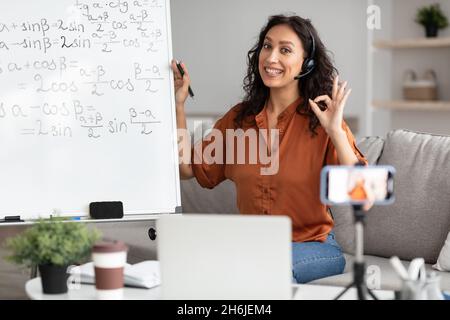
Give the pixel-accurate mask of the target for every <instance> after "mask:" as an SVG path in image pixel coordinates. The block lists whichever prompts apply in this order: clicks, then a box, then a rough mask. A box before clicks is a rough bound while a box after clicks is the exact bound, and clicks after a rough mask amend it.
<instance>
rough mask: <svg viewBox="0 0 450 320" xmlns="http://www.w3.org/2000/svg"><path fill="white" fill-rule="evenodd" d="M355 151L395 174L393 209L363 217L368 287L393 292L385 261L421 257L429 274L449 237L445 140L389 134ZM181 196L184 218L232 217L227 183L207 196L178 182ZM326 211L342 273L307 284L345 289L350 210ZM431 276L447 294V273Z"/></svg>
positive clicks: (449, 145) (449, 156)
mask: <svg viewBox="0 0 450 320" xmlns="http://www.w3.org/2000/svg"><path fill="white" fill-rule="evenodd" d="M358 148H359V149H360V150H361V151H362V152H363V153H364V155H365V156H366V157H367V159H368V160H369V164H379V165H392V166H394V167H395V168H396V175H395V181H394V189H395V191H394V192H395V202H394V204H392V205H389V206H374V207H372V208H371V209H370V210H369V211H368V212H367V213H366V226H365V230H364V254H365V262H366V267H367V277H366V278H367V284H368V286H369V287H371V288H381V289H388V290H399V289H400V288H401V284H402V283H401V280H400V278H399V277H398V276H397V274H396V273H395V271H394V270H393V268H392V267H391V265H390V262H389V258H390V257H392V256H398V257H399V258H400V259H401V260H402V262H403V263H404V265H405V267H408V265H409V261H411V260H412V259H414V258H416V257H422V258H424V259H425V262H426V263H427V269H428V270H429V271H431V266H432V264H434V263H436V261H437V258H438V256H439V253H440V251H441V248H442V247H443V245H444V242H445V239H446V237H447V234H448V233H449V231H450V137H447V136H440V135H432V134H425V133H417V132H412V131H407V130H394V131H391V132H389V133H388V134H387V136H386V137H367V138H364V139H362V140H361V141H360V142H359V143H358ZM181 195H182V203H183V212H185V213H200V212H201V213H225V214H226V213H230V214H232V213H238V210H237V208H236V200H235V190H234V185H233V182H231V181H224V182H222V183H221V184H220V185H219V186H218V187H216V188H215V189H212V190H208V189H203V188H201V187H200V186H199V185H198V183H197V182H196V181H195V179H191V180H188V181H182V182H181ZM331 211H332V214H333V217H334V220H335V228H334V230H335V234H336V239H337V241H338V242H339V243H340V245H341V246H342V248H343V251H344V253H345V257H346V267H345V271H344V274H342V275H338V276H333V277H328V278H324V279H320V280H316V281H314V282H313V283H314V284H318V285H339V286H345V285H347V284H349V283H351V282H352V279H353V278H352V272H351V271H352V267H353V260H354V256H353V253H354V249H355V243H354V235H355V231H354V224H353V213H352V211H351V208H350V207H332V208H331ZM433 271H435V270H433ZM436 272H437V274H439V275H440V276H441V288H442V289H443V290H450V272H439V271H436Z"/></svg>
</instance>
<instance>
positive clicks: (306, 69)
mask: <svg viewBox="0 0 450 320" xmlns="http://www.w3.org/2000/svg"><path fill="white" fill-rule="evenodd" d="M308 32H309V36H310V37H311V52H310V53H309V55H308V58H306V59H305V61H303V65H302V72H301V73H300V74H299V75H298V76H296V77H295V78H294V79H295V80H299V79H301V78H303V77H306V76H307V75H308V74H310V73H311V72H313V70H314V68H315V66H316V62H315V61H314V55H315V53H316V42H315V40H314V36H313V35H312V33H311V31H310V30H309V29H308Z"/></svg>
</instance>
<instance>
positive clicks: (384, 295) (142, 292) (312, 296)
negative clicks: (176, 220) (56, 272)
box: [25, 278, 394, 300]
mask: <svg viewBox="0 0 450 320" xmlns="http://www.w3.org/2000/svg"><path fill="white" fill-rule="evenodd" d="M342 290H343V288H342V287H333V286H319V285H311V284H294V285H293V291H294V297H293V299H294V300H332V299H334V298H335V297H336V296H337V295H338V294H339V293H340V292H341V291H342ZM25 291H26V293H27V295H28V297H29V298H30V299H33V300H93V299H95V286H94V285H91V284H82V285H80V287H79V288H78V289H77V288H73V289H69V291H68V292H67V293H66V294H43V293H42V286H41V278H34V279H31V280H28V281H27V283H26V285H25ZM374 293H375V294H376V296H377V297H378V298H379V299H382V300H392V299H394V292H393V291H387V290H375V291H374ZM160 297H161V287H155V288H152V289H138V288H128V287H125V288H124V300H158V299H160ZM355 299H356V290H355V289H353V288H352V289H350V290H349V291H348V292H347V293H346V294H345V295H344V296H343V297H342V298H341V300H355Z"/></svg>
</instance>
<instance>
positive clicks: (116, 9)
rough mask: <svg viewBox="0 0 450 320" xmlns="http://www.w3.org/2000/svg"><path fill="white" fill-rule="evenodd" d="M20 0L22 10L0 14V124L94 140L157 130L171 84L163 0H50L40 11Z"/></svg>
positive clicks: (16, 130)
mask: <svg viewBox="0 0 450 320" xmlns="http://www.w3.org/2000/svg"><path fill="white" fill-rule="evenodd" d="M22 2H23V1H22ZM28 2H29V3H30V7H29V8H28V9H23V10H24V11H25V14H24V15H23V16H20V15H15V14H13V15H9V14H2V15H1V16H0V131H1V132H4V131H5V130H8V134H9V135H11V136H15V137H20V138H23V139H27V138H26V137H35V138H36V139H71V138H81V137H83V138H86V139H91V140H98V141H101V140H102V138H104V137H109V138H111V137H113V136H117V135H139V136H143V137H145V136H151V135H152V134H153V133H154V132H155V131H158V130H160V129H159V128H160V127H161V125H163V124H164V122H165V121H167V119H166V118H165V116H164V110H165V109H164V108H169V106H168V105H165V104H164V103H163V101H167V99H165V98H167V97H170V92H171V91H170V90H171V89H170V88H169V86H168V85H167V84H168V80H169V57H168V52H167V42H168V40H169V39H168V38H167V34H168V28H167V25H166V23H165V20H164V19H162V18H161V17H164V16H165V14H166V10H167V8H166V4H165V1H164V0H128V1H124V0H103V1H102V0H96V1H92V0H70V1H62V2H63V3H59V2H60V1H55V2H54V5H55V8H54V9H52V10H48V11H49V13H48V14H45V12H46V10H42V8H41V10H39V7H38V6H39V4H33V2H34V1H28ZM52 3H53V2H52ZM0 9H1V8H0ZM35 10H36V11H38V12H35ZM40 12H43V14H40ZM166 104H167V103H166ZM2 127H3V130H2Z"/></svg>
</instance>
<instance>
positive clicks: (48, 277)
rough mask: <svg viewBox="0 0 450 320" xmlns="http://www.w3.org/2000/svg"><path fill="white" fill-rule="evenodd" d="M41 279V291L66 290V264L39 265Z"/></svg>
mask: <svg viewBox="0 0 450 320" xmlns="http://www.w3.org/2000/svg"><path fill="white" fill-rule="evenodd" d="M39 273H40V275H41V281H42V291H43V292H44V293H46V294H61V293H66V292H67V280H68V279H69V274H68V273H67V266H62V267H61V266H55V265H52V264H45V265H39Z"/></svg>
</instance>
